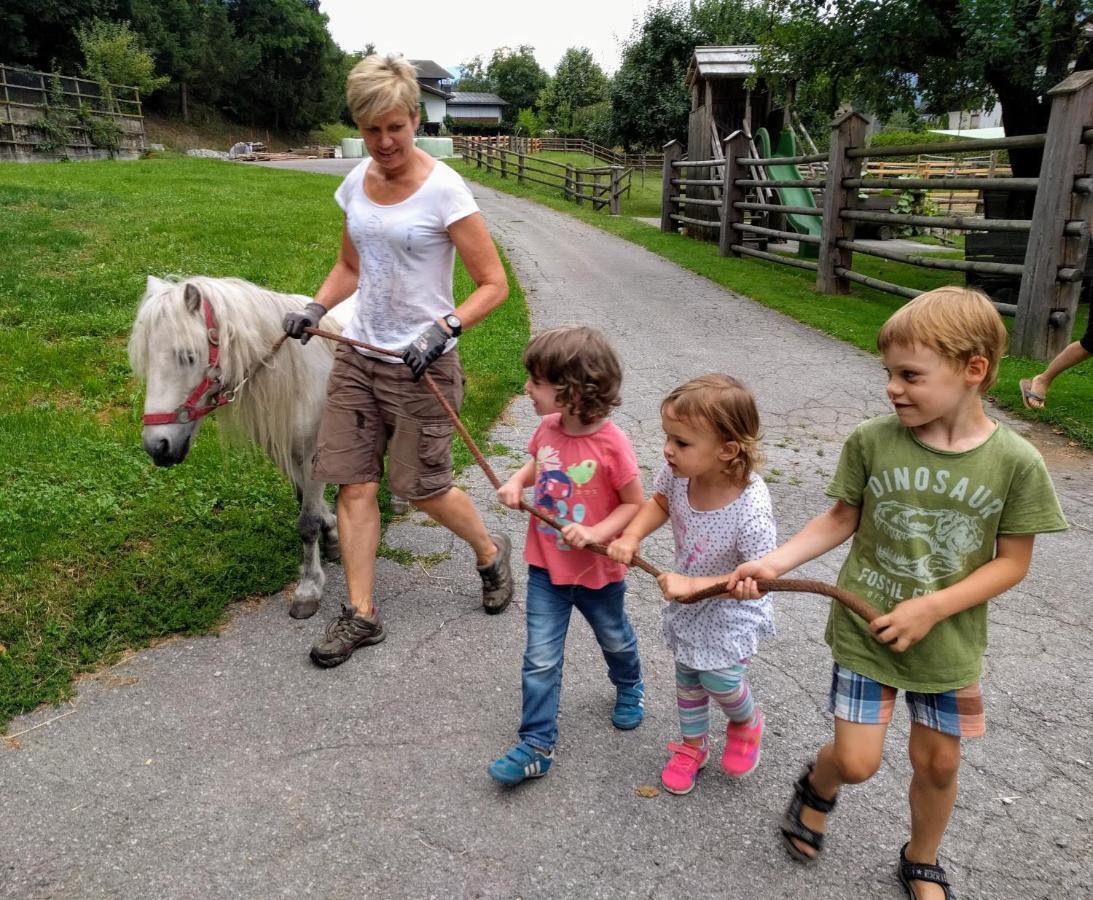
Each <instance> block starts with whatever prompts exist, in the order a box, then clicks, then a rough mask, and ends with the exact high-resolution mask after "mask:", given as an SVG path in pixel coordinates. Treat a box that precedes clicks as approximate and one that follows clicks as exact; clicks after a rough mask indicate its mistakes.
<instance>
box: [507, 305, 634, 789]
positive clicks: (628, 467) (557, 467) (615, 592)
mask: <svg viewBox="0 0 1093 900" xmlns="http://www.w3.org/2000/svg"><path fill="white" fill-rule="evenodd" d="M524 367H525V368H526V369H527V370H528V380H527V384H526V385H525V388H526V389H527V392H528V395H529V396H530V397H531V402H532V403H533V404H534V406H535V412H536V413H537V414H538V415H540V416H542V417H543V418H542V421H541V422H540V423H539V427H538V428H536V429H535V433H534V434H533V435H532V437H531V441H530V442H529V444H528V450H529V451H530V453H531V459H529V460H528V461H527V462H526V463H525V464H524V465H523V466H522V467H521V468H520V469H519V471H517V472H516V474H514V475H513V476H512V477H511V478H510V479H509V480H508V481H507V482H506V483H505V484H503V485H502V486H501V487H500V488H499V489H498V491H497V497H498V499H499V500H500V501H501V502H502V503H503V504H505V506H508V507H511V508H513V509H519V508H520V500H521V498H522V496H523V493H524V489H525V488H529V487H534V488H535V505H536V506H537V507H538V508H539V509H541V510H543V511H544V512H546V513H548V514H550V515H551V516H553V517H554V518H555V519H557V520H558V522H559V524H561V525H562V526H563V528H562V531H561V533H559V532H558V531H556V530H555V529H553V528H551V527H550V526H548V525H546V524H544V523H543V522H542V521H541V520H540V519H537V518H532V519H531V520H530V522H529V523H528V536H527V543H526V545H525V548H524V556H525V558H526V559H527V562H528V600H527V630H528V632H527V650H526V651H525V652H524V666H523V674H522V687H523V706H524V709H523V715H522V717H521V721H520V730H519V736H520V741H519V742H518V743H517V744H516V745H515V746H514V747H512V748H511V749H510V750H509V751H508V752H507V753H506V754H505V755H504V756H502V757H500V758H498V759H496V760H494V761H493V763H491V764H490V767H489V773H490V775H492V776H493V777H494V778H495V779H496V780H497V781H500V782H501V783H502V784H509V785H513V784H519V783H520V782H521V781H523V780H524V779H526V778H537V777H539V776H541V775H545V774H546V773H547V771H548V770H549V769H550V767H551V765H552V764H553V762H554V744H555V743H556V742H557V739H558V696H559V693H560V691H561V686H562V660H563V658H564V654H565V638H566V632H567V631H568V630H569V619H570V616H571V614H572V612H573V609H574V608H576V609H577V610H578V611H579V612H580V613H581V615H582V616H584V618H585V619H586V620H587V621H588V624H589V625H591V626H592V631H593V633H594V634H595V635H596V640H597V641H598V642H599V645H600V649H601V650H602V651H603V657H604V660H605V661H606V662H607V675H608V677H609V678H610V679H611V682H612V683H613V684H614V685H615V689H616V692H615V705H614V709H613V710H612V713H611V721H612V723H613V724H614V725H615V727H616V728H621V729H623V730H629V729H631V728H636V727H637V726H638V725H640V724H641V720H642V718H643V716H644V710H643V705H644V699H645V687H644V684H643V683H642V677H641V661H640V660H639V659H638V644H637V636H636V635H635V634H634V629H633V627H632V626H631V624H630V620H629V619H628V618H627V616H626V609H625V607H624V604H623V602H624V599H625V596H626V584H625V582H624V581H623V578H624V577H625V575H626V567H625V566H622V565H619V564H618V563H617V562H613V561H612V560H610V559H608V558H607V557H605V556H601V555H598V554H595V553H593V552H592V551H591V550H586V549H584V548H585V547H586V546H587V545H588V544H592V543H597V544H604V543H607V542H608V541H610V540H611V539H612V538H614V537H615V536H616V535H617V534H618V533H619V532H620V531H622V529H623V528H625V527H626V526H627V525H628V524H629V523H630V520H631V519H632V518H634V515H635V514H636V513H637V511H638V509H639V508H640V507H641V503H642V500H643V498H644V494H643V493H642V488H641V477H640V475H639V472H638V461H637V457H636V456H635V455H634V450H633V448H632V447H631V446H630V442H629V441H628V440H627V439H626V435H625V434H623V433H622V431H620V430H619V427H618V426H617V425H615V423H614V422H612V421H611V420H610V419H609V418H608V416H609V415H610V413H611V410H612V409H613V408H614V407H616V406H618V405H619V402H620V401H619V387H620V385H621V383H622V367H621V366H620V365H619V359H618V357H617V356H616V355H615V351H614V350H613V349H612V348H611V345H610V344H608V343H607V340H606V339H605V338H604V336H603V335H602V334H600V332H598V331H596V330H595V329H592V328H585V327H581V326H570V327H564V328H554V329H551V330H550V331H547V332H544V333H543V334H540V335H539V336H538V337H536V338H535V339H534V340H533V341H532V342H531V343H530V344H528V346H527V349H526V350H525V351H524Z"/></svg>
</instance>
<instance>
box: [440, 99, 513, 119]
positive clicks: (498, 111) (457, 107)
mask: <svg viewBox="0 0 1093 900" xmlns="http://www.w3.org/2000/svg"><path fill="white" fill-rule="evenodd" d="M506 106H508V104H507V103H506V102H505V101H504V100H502V99H501V98H500V97H498V96H497V94H487V93H484V92H482V91H454V92H453V93H452V94H451V97H450V98H449V100H448V115H449V116H451V117H452V118H453V119H454V120H455V121H456V122H481V123H484V124H488V125H496V124H497V123H498V122H500V121H501V118H502V117H503V116H504V114H505V107H506Z"/></svg>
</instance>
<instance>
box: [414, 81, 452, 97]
mask: <svg viewBox="0 0 1093 900" xmlns="http://www.w3.org/2000/svg"><path fill="white" fill-rule="evenodd" d="M417 86H418V87H419V88H421V92H422V93H423V94H435V95H436V96H437V97H443V98H444V99H445V100H447V99H449V98H450V97H451V96H452V94H451V92H450V91H442V90H441V89H440V88H435V87H433V86H432V85H431V84H422V83H421V82H418V85H417Z"/></svg>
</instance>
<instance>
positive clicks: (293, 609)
mask: <svg viewBox="0 0 1093 900" xmlns="http://www.w3.org/2000/svg"><path fill="white" fill-rule="evenodd" d="M318 611H319V601H318V600H293V601H292V605H291V606H289V608H288V614H289V615H290V616H292V618H294V619H309V618H311V616H313V615H315V613H317V612H318Z"/></svg>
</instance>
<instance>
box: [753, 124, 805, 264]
mask: <svg viewBox="0 0 1093 900" xmlns="http://www.w3.org/2000/svg"><path fill="white" fill-rule="evenodd" d="M755 147H756V150H758V151H759V156H760V157H762V158H763V159H773V158H775V157H779V156H796V155H797V141H796V140H795V139H794V137H793V132H792V131H790V130H789V129H788V128H784V129H782V134H781V135H780V136H779V138H778V150H777V151H776V152H774V153H771V152H770V135H768V134H767V130H766V129H765V128H760V129H758V130H757V131H756V132H755ZM766 170H767V177H768V178H770V179H772V180H776V181H800V180H801V173H800V172H799V171H798V170H797V167H796V166H794V165H769V166H767V167H766ZM774 191H775V192H776V193H777V194H778V202H779V203H781V204H782V205H783V206H811V207H812V208H814V209H815V207H816V201H815V200H813V199H812V191H810V190H809V189H808V188H805V187H780V188H774ZM786 221H787V222H789V224H790V227H791V228H792V229H793V230H794V231H796V232H797V233H798V234H814V235H816V236H819V234H820V230H821V224H820V216H802V215H798V214H797V213H786ZM798 255H799V256H809V257H812V258H813V259H815V258H816V256H818V255H819V248H818V247H817V246H816V245H815V244H805V243H802V244H800V249H799V251H798Z"/></svg>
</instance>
